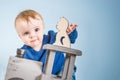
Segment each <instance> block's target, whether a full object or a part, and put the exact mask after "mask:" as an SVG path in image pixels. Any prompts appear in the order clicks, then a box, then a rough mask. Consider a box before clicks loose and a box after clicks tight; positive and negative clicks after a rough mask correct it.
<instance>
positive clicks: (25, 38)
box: [21, 36, 29, 43]
mask: <svg viewBox="0 0 120 80" xmlns="http://www.w3.org/2000/svg"><path fill="white" fill-rule="evenodd" d="M21 39H22V41H23V42H24V43H27V42H28V41H29V39H28V38H27V37H25V36H24V37H23V36H22V37H21Z"/></svg>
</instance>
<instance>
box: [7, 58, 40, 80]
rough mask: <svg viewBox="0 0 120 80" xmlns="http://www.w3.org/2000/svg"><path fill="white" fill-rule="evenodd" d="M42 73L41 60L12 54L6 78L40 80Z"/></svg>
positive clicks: (10, 79)
mask: <svg viewBox="0 0 120 80" xmlns="http://www.w3.org/2000/svg"><path fill="white" fill-rule="evenodd" d="M41 74H42V63H41V62H37V61H33V60H28V59H23V58H17V57H12V56H11V57H10V58H9V62H8V66H7V72H6V76H5V80H40V75H41Z"/></svg>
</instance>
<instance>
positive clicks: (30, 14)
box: [15, 10, 44, 26]
mask: <svg viewBox="0 0 120 80" xmlns="http://www.w3.org/2000/svg"><path fill="white" fill-rule="evenodd" d="M38 17H39V18H40V19H41V20H42V21H43V18H42V16H41V15H40V14H39V13H38V12H36V11H34V10H24V11H22V12H20V13H19V14H18V15H17V17H16V19H15V26H16V21H17V20H18V19H22V20H25V21H27V22H28V21H29V18H33V19H37V18H38ZM43 24H44V21H43Z"/></svg>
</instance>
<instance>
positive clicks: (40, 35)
mask: <svg viewBox="0 0 120 80" xmlns="http://www.w3.org/2000/svg"><path fill="white" fill-rule="evenodd" d="M38 36H39V40H40V41H42V40H43V33H40V34H39V35H38Z"/></svg>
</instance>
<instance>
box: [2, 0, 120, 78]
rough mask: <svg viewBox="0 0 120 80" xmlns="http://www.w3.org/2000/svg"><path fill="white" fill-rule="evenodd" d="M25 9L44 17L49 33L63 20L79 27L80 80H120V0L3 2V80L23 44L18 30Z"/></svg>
mask: <svg viewBox="0 0 120 80" xmlns="http://www.w3.org/2000/svg"><path fill="white" fill-rule="evenodd" d="M25 9H34V10H36V11H37V12H39V13H40V14H42V16H43V18H44V21H45V26H46V27H45V33H47V31H48V30H50V29H53V30H55V31H57V30H56V28H55V26H56V24H57V22H58V21H59V19H60V18H61V17H63V16H64V17H66V18H67V19H68V20H69V22H70V23H77V24H78V25H79V26H78V27H77V30H78V33H79V35H78V39H77V41H76V43H75V44H73V45H72V47H73V48H75V49H79V50H81V51H82V52H83V55H82V56H79V57H77V59H76V63H75V64H76V65H77V72H76V76H77V80H120V0H11V1H8V0H0V10H1V11H0V45H1V47H0V80H4V76H5V73H6V68H7V63H8V58H9V56H15V54H16V49H17V48H19V47H21V46H22V45H23V43H22V41H21V40H20V38H19V37H18V35H17V33H16V31H15V29H14V19H15V17H16V15H17V14H18V13H19V12H20V11H22V10H25Z"/></svg>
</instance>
